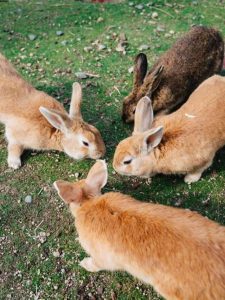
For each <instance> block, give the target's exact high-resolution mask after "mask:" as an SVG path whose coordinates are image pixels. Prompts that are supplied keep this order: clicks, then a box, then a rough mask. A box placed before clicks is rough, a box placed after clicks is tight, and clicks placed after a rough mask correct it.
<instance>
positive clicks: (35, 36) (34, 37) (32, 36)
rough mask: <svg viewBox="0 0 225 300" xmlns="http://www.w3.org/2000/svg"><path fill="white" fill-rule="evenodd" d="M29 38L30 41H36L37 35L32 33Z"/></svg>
mask: <svg viewBox="0 0 225 300" xmlns="http://www.w3.org/2000/svg"><path fill="white" fill-rule="evenodd" d="M28 38H29V40H30V41H34V40H36V38H37V35H36V34H32V33H31V34H28Z"/></svg>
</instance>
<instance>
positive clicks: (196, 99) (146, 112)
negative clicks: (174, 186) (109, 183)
mask: <svg viewBox="0 0 225 300" xmlns="http://www.w3.org/2000/svg"><path fill="white" fill-rule="evenodd" d="M224 145H225V77H222V76H219V75H214V76H212V77H210V78H208V79H207V80H205V81H204V82H203V83H202V84H201V85H200V86H199V87H198V88H197V89H196V90H195V91H194V92H193V93H192V94H191V96H190V97H189V99H188V101H187V102H186V103H185V104H184V105H183V106H181V108H180V109H178V110H177V111H175V112H174V113H172V114H170V115H165V116H159V117H157V118H156V119H155V121H154V122H153V109H152V105H151V101H150V99H149V98H148V97H147V96H145V97H144V98H142V99H141V100H140V101H139V102H138V105H137V109H136V112H135V125H134V131H133V135H132V136H131V137H128V138H126V139H125V140H123V141H121V142H120V143H119V144H118V146H117V148H116V151H115V154H114V159H113V167H114V169H115V170H116V171H117V172H118V173H120V174H123V175H128V176H129V175H134V176H141V177H151V176H154V175H155V174H158V173H162V174H184V175H186V176H185V178H184V181H185V182H187V183H191V182H195V181H198V180H199V179H200V178H201V175H202V173H203V171H204V170H206V169H207V168H208V167H209V166H210V165H211V164H212V161H213V158H214V156H215V154H216V152H217V151H218V150H219V149H220V148H221V147H223V146H224Z"/></svg>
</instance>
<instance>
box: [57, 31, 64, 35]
mask: <svg viewBox="0 0 225 300" xmlns="http://www.w3.org/2000/svg"><path fill="white" fill-rule="evenodd" d="M56 35H58V36H61V35H64V32H63V31H61V30H57V31H56Z"/></svg>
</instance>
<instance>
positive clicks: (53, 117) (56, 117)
mask: <svg viewBox="0 0 225 300" xmlns="http://www.w3.org/2000/svg"><path fill="white" fill-rule="evenodd" d="M39 111H40V112H41V114H42V115H43V116H44V117H45V118H46V119H47V121H48V122H49V123H50V124H51V125H52V126H53V127H55V128H56V129H59V130H60V131H62V132H63V133H66V132H67V131H68V129H69V127H70V126H71V120H70V118H69V116H68V115H67V114H66V113H63V112H60V111H57V110H54V109H49V108H46V107H43V106H41V107H40V108H39Z"/></svg>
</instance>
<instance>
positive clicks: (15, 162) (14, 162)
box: [8, 158, 21, 170]
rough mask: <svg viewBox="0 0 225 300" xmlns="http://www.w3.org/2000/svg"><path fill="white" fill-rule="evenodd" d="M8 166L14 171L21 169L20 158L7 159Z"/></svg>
mask: <svg viewBox="0 0 225 300" xmlns="http://www.w3.org/2000/svg"><path fill="white" fill-rule="evenodd" d="M8 166H9V168H13V169H14V170H16V169H19V168H20V167H21V160H20V158H9V159H8Z"/></svg>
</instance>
